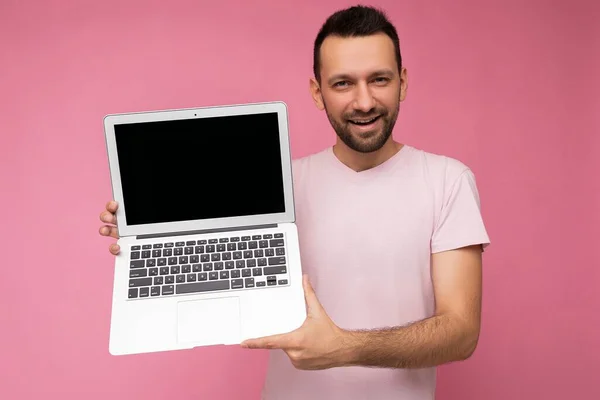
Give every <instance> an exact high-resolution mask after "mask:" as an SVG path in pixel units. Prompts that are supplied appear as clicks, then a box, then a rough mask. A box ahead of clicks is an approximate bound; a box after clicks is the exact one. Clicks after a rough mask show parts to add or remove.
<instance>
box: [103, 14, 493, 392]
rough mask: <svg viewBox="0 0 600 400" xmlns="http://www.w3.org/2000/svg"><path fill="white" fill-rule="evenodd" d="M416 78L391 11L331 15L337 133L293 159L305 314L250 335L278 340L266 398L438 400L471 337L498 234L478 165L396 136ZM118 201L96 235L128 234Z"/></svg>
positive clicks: (313, 84)
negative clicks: (489, 249) (492, 230)
mask: <svg viewBox="0 0 600 400" xmlns="http://www.w3.org/2000/svg"><path fill="white" fill-rule="evenodd" d="M407 79H408V78H407V70H406V68H405V67H404V66H403V65H402V57H401V53H400V47H399V41H398V36H397V33H396V29H395V28H394V26H393V25H392V24H391V23H390V22H389V21H388V19H387V18H386V16H385V15H384V14H383V13H382V12H380V11H378V10H376V9H374V8H370V7H362V6H361V7H351V8H349V9H346V10H341V11H339V12H336V13H335V14H333V15H332V16H330V17H329V18H328V19H327V21H326V22H325V24H324V25H323V27H322V28H321V30H320V32H319V34H318V36H317V38H316V40H315V46H314V77H313V78H312V79H311V80H310V91H311V94H312V98H313V100H314V103H315V105H316V106H317V107H318V108H319V109H320V110H324V111H325V112H326V115H327V117H328V119H329V121H330V123H331V126H332V127H333V129H334V131H335V132H336V134H337V141H336V144H335V145H334V146H333V147H330V148H327V149H324V150H322V151H320V152H318V153H316V154H313V155H311V156H308V157H304V158H301V159H298V160H295V161H294V163H293V175H294V191H295V206H296V217H297V220H296V222H297V225H298V229H299V235H300V249H301V256H302V264H303V268H304V271H305V273H306V276H305V282H304V287H305V297H306V304H307V309H308V317H307V319H306V321H305V323H304V325H303V326H302V327H300V328H299V329H298V330H296V331H294V332H290V333H288V334H284V335H278V336H273V337H267V338H256V339H252V340H248V341H246V342H244V343H243V344H242V346H244V347H246V348H251V349H272V351H271V352H270V360H269V368H268V373H267V378H266V383H265V386H264V390H263V399H265V400H300V399H302V400H307V399H310V400H334V399H343V400H358V399H374V400H396V399H403V400H431V399H433V398H434V397H435V377H436V370H435V367H436V366H438V365H441V364H445V363H450V362H454V361H460V360H465V359H467V358H468V357H470V355H471V354H472V353H473V351H474V350H475V347H476V345H477V341H478V338H479V328H480V312H481V273H482V271H481V270H482V251H483V248H484V247H485V246H486V245H488V244H489V238H488V235H487V232H486V229H485V226H484V223H483V221H482V217H481V213H480V205H479V195H478V192H477V187H476V184H475V178H474V175H473V172H472V171H471V170H470V169H469V168H468V167H467V166H466V165H464V164H463V163H461V162H460V161H457V160H455V159H453V158H450V157H445V156H442V155H436V154H432V153H428V152H425V151H423V150H419V149H417V148H415V147H412V146H410V145H407V144H402V143H399V142H396V141H394V139H393V137H392V132H393V130H394V126H395V124H396V120H397V118H398V114H399V111H400V103H401V102H402V101H403V100H404V99H405V98H406V95H407V89H408V80H407ZM116 207H117V205H116V204H115V203H114V202H110V203H109V204H108V205H107V209H106V210H105V211H104V212H103V213H102V214H101V217H100V218H101V220H102V221H103V222H105V223H108V224H111V225H104V226H102V227H101V228H100V234H102V235H104V236H112V237H118V230H117V227H116V226H115V224H116V219H115V212H116ZM110 251H111V252H112V253H113V254H117V253H118V252H119V247H118V246H117V245H116V244H112V245H111V246H110Z"/></svg>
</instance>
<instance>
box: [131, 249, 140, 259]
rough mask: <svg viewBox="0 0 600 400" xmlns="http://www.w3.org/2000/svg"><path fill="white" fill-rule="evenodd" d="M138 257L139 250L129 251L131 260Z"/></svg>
mask: <svg viewBox="0 0 600 400" xmlns="http://www.w3.org/2000/svg"><path fill="white" fill-rule="evenodd" d="M139 258H140V252H139V251H133V252H131V259H132V260H138V259H139Z"/></svg>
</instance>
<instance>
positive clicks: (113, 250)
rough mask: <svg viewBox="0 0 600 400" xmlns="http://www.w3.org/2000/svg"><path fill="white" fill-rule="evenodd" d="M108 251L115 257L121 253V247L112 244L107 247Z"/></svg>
mask: <svg viewBox="0 0 600 400" xmlns="http://www.w3.org/2000/svg"><path fill="white" fill-rule="evenodd" d="M108 251H110V252H111V253H112V254H113V255H115V256H116V255H118V254H119V252H120V251H121V247H120V246H119V245H118V244H116V243H113V244H111V245H110V246H108Z"/></svg>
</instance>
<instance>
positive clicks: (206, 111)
mask: <svg viewBox="0 0 600 400" xmlns="http://www.w3.org/2000/svg"><path fill="white" fill-rule="evenodd" d="M104 129H105V135H106V145H107V152H108V161H109V167H110V175H111V182H112V190H113V198H114V199H115V200H116V201H117V202H118V203H119V208H118V211H117V221H118V227H119V236H120V238H119V240H118V242H117V243H118V244H119V245H120V247H121V252H120V254H119V255H118V256H116V258H115V272H114V287H113V298H112V313H111V323H110V340H109V352H110V353H111V354H113V355H125V354H137V353H151V352H158V351H170V350H181V349H191V348H195V347H201V346H213V345H235V344H239V343H240V342H242V341H243V340H245V339H248V338H256V337H262V336H268V335H274V334H280V333H285V332H290V331H293V330H295V329H296V328H298V327H300V326H301V325H302V324H303V322H304V320H305V318H306V306H305V300H304V292H303V287H302V266H301V260H300V251H299V243H298V232H297V228H296V225H295V212H294V197H293V187H292V168H291V156H290V146H289V137H288V115H287V107H286V105H285V103H283V102H270V103H254V104H239V105H228V106H214V107H202V108H195V109H180V110H167V111H154V112H139V113H128V114H114V115H107V116H106V117H105V118H104Z"/></svg>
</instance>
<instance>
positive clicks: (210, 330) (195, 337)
mask: <svg viewBox="0 0 600 400" xmlns="http://www.w3.org/2000/svg"><path fill="white" fill-rule="evenodd" d="M240 335H241V329H240V303H239V298H238V297H223V298H214V299H206V300H190V301H180V302H179V303H177V340H178V342H179V343H182V344H189V345H194V344H197V345H198V346H201V345H202V346H206V345H219V344H232V343H239V342H240Z"/></svg>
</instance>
